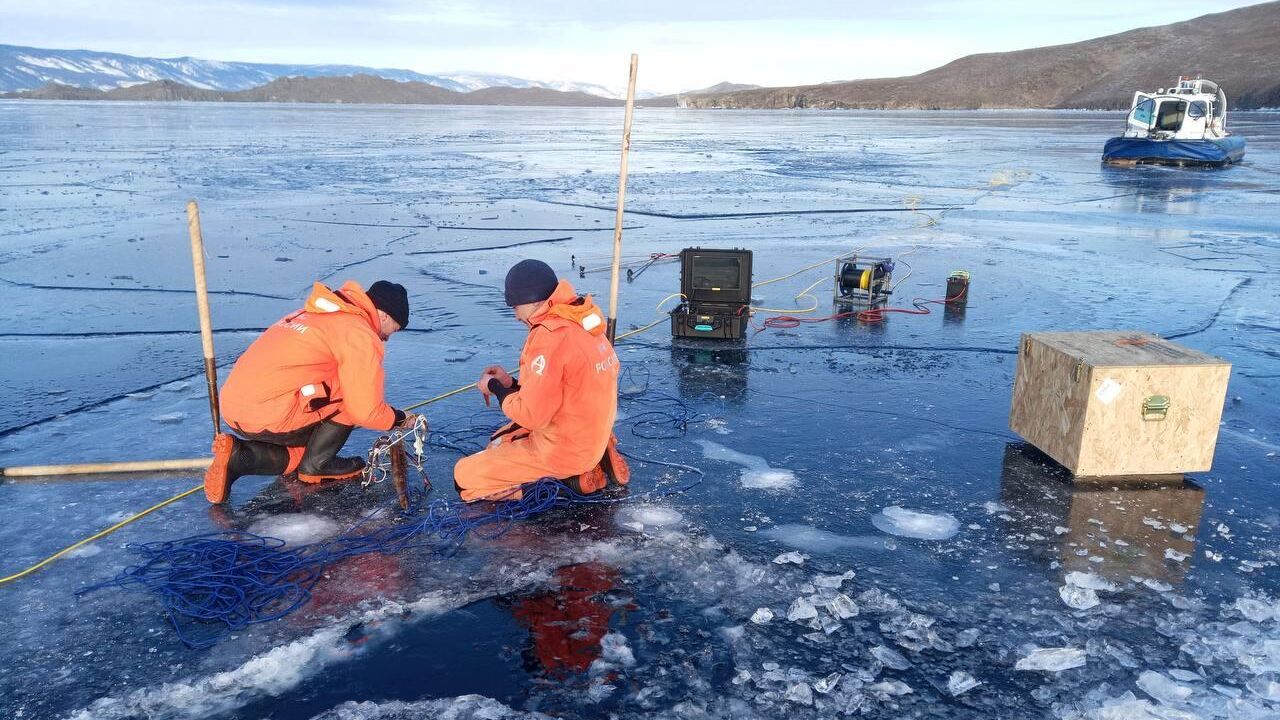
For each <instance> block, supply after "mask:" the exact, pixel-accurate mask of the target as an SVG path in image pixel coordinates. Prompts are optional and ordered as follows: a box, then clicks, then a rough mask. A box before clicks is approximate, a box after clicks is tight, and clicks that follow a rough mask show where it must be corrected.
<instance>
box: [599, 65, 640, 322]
mask: <svg viewBox="0 0 1280 720" xmlns="http://www.w3.org/2000/svg"><path fill="white" fill-rule="evenodd" d="M639 64H640V56H639V55H636V54H635V53H632V54H631V76H630V77H629V78H628V79H627V109H626V114H625V115H624V116H623V120H622V168H621V170H619V172H618V211H617V213H616V214H615V215H614V218H613V277H611V278H610V279H609V324H608V327H607V328H606V329H607V331H608V334H609V342H613V340H614V337H615V336H616V335H617V332H618V272H619V270H620V269H621V267H620V266H621V264H622V210H623V205H624V204H625V203H626V199H627V153H628V151H629V150H631V114H632V111H633V110H634V109H635V105H636V66H637V65H639Z"/></svg>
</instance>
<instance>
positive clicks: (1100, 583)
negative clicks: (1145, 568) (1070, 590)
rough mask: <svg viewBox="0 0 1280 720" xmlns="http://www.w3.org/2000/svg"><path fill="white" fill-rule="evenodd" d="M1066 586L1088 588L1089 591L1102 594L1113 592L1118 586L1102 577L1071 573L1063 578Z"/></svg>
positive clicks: (1091, 574)
mask: <svg viewBox="0 0 1280 720" xmlns="http://www.w3.org/2000/svg"><path fill="white" fill-rule="evenodd" d="M1065 580H1066V582H1067V584H1068V585H1075V586H1076V587H1080V588H1088V589H1090V590H1101V591H1103V592H1115V591H1116V590H1119V589H1120V586H1118V585H1116V584H1115V583H1113V582H1111V581H1110V580H1107V579H1105V578H1102V577H1098V576H1097V575H1094V574H1093V573H1084V572H1079V571H1073V572H1069V573H1067V577H1066V578H1065Z"/></svg>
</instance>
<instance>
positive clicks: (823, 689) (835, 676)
mask: <svg viewBox="0 0 1280 720" xmlns="http://www.w3.org/2000/svg"><path fill="white" fill-rule="evenodd" d="M840 677H841V675H840V673H838V672H833V673H831V674H830V675H828V676H826V677H824V678H821V679H820V680H818V681H817V682H815V683H814V684H813V689H814V691H815V692H820V693H822V694H823V695H826V694H827V693H829V692H831V691H832V690H834V689H835V687H836V683H838V682H840Z"/></svg>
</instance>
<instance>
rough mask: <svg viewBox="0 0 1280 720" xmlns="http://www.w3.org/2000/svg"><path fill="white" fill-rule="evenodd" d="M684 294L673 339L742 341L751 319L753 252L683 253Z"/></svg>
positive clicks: (688, 250) (674, 314)
mask: <svg viewBox="0 0 1280 720" xmlns="http://www.w3.org/2000/svg"><path fill="white" fill-rule="evenodd" d="M680 293H681V295H683V296H684V302H682V303H681V304H680V305H679V306H678V307H676V309H674V310H672V311H671V335H672V337H699V338H714V339H718V340H739V339H741V338H742V337H743V336H744V335H745V334H746V331H747V323H748V321H749V319H750V317H751V309H750V307H749V305H750V303H751V251H750V250H737V249H734V250H713V249H703V248H685V249H684V250H681V251H680Z"/></svg>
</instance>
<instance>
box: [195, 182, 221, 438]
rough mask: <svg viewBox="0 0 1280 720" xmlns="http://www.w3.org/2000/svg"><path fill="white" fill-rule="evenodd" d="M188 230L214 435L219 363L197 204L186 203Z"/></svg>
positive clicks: (218, 419) (217, 422)
mask: <svg viewBox="0 0 1280 720" xmlns="http://www.w3.org/2000/svg"><path fill="white" fill-rule="evenodd" d="M187 230H188V231H189V232H190V233H191V268H192V271H193V272H194V273H195V277H196V309H197V310H198V311H199V313H200V343H201V345H203V347H204V377H205V380H206V381H208V383H209V415H210V416H211V417H212V418H213V435H214V437H215V438H216V437H217V436H218V433H219V432H222V416H221V413H220V412H219V410H218V363H217V360H215V359H214V354H213V323H212V322H211V321H210V320H209V284H208V282H207V281H206V280H205V274H204V237H203V235H202V234H201V233H200V206H199V205H196V201H195V200H191V201H189V202H188V203H187Z"/></svg>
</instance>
